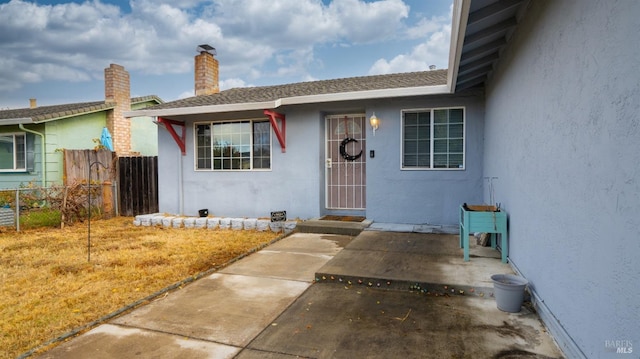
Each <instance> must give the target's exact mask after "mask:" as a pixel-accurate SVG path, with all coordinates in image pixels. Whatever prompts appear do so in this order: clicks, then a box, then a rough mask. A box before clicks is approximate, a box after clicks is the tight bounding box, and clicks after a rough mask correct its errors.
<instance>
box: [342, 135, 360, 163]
mask: <svg viewBox="0 0 640 359" xmlns="http://www.w3.org/2000/svg"><path fill="white" fill-rule="evenodd" d="M350 142H355V143H358V140H356V139H355V138H352V137H347V138H345V139H344V140H342V142H341V143H340V155H341V156H342V158H344V159H345V160H347V161H355V160H357V159H358V158H360V156H362V149H361V150H360V153H358V154H357V155H350V154H349V153H348V152H347V149H346V148H345V147H346V146H347V144H348V143H350Z"/></svg>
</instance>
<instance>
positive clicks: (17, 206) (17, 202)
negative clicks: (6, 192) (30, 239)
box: [16, 188, 20, 232]
mask: <svg viewBox="0 0 640 359" xmlns="http://www.w3.org/2000/svg"><path fill="white" fill-rule="evenodd" d="M16 232H20V188H16Z"/></svg>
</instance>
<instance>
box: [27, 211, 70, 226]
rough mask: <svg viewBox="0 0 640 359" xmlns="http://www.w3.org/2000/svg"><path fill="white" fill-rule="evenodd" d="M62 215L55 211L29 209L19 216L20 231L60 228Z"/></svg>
mask: <svg viewBox="0 0 640 359" xmlns="http://www.w3.org/2000/svg"><path fill="white" fill-rule="evenodd" d="M61 221H62V214H61V213H60V211H59V210H57V209H51V208H38V209H29V210H28V211H27V213H26V214H23V215H20V229H32V228H40V227H53V228H57V227H60V222H61Z"/></svg>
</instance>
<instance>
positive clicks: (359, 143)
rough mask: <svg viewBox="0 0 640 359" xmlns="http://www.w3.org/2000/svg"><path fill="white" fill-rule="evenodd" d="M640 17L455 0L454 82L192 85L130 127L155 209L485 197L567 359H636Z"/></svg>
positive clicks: (326, 210) (320, 206) (379, 207)
mask: <svg viewBox="0 0 640 359" xmlns="http://www.w3.org/2000/svg"><path fill="white" fill-rule="evenodd" d="M639 13H640V3H639V2H634V1H596V0H588V1H587V0H585V1H570V0H557V1H517V0H512V1H495V0H456V1H454V10H453V26H452V39H451V43H452V46H451V53H450V60H449V63H450V70H449V71H446V70H435V71H426V72H417V73H409V74H393V75H380V76H368V77H359V78H348V79H336V80H327V81H313V82H305V83H297V84H288V85H280V86H268V87H255V88H238V89H231V90H226V91H222V92H219V93H215V91H216V90H215V89H214V90H213V91H212V92H214V93H213V94H207V91H198V88H196V94H199V93H203V94H202V95H199V96H196V97H193V98H188V99H183V100H180V101H175V102H170V103H165V104H162V105H158V106H156V107H153V108H151V109H147V110H141V111H132V112H128V113H127V114H126V115H127V116H140V115H144V116H152V117H156V120H157V122H158V123H159V124H160V125H161V126H163V128H164V129H163V130H160V131H159V132H158V141H159V149H158V152H159V164H158V166H159V171H160V175H159V187H160V191H159V193H160V198H159V200H160V211H161V212H168V213H176V214H187V215H196V214H197V213H198V209H201V208H208V209H209V213H212V214H218V215H224V216H258V217H268V216H269V212H270V211H277V210H286V211H287V214H288V216H289V217H292V218H295V217H298V218H301V219H308V218H313V217H319V216H322V215H325V214H360V215H364V216H366V217H367V218H368V219H370V220H373V221H377V222H396V223H412V224H422V223H430V224H456V223H458V221H459V217H458V216H459V213H458V208H459V206H460V205H461V204H462V203H464V202H466V203H481V202H485V203H488V202H490V201H491V200H492V199H494V201H495V202H498V203H500V204H501V207H502V208H503V209H504V210H505V211H506V212H507V213H508V215H509V242H510V243H509V261H510V264H511V265H512V266H513V267H514V269H516V270H517V271H518V272H519V273H520V274H522V275H523V276H525V277H526V278H527V279H528V280H529V281H530V290H531V292H532V295H533V301H534V304H535V306H536V308H537V310H538V312H539V313H540V315H541V317H542V319H543V320H544V321H545V323H546V325H547V326H548V328H549V329H550V332H551V333H552V334H553V335H554V337H555V338H556V340H557V341H558V343H559V345H560V347H561V348H562V350H563V351H564V352H565V354H566V355H567V357H570V358H574V357H575V358H580V357H590V358H602V357H609V356H614V355H616V352H618V353H624V352H626V353H629V352H633V353H637V352H638V351H640V304H639V303H640V301H639V300H638V298H640V279H639V278H640V264H639V263H638V258H640V240H639V239H638V235H639V230H638V228H639V227H640V220H638V215H637V213H638V212H640V180H639V178H640V122H639V121H638V118H639V116H638V110H639V109H640V76H639V75H638V74H639V73H638V71H637V64H638V58H640V47H639V46H637V45H636V44H637V40H636V37H637V34H638V33H640V17H638V16H637V14H639ZM203 58H205V59H207V60H206V61H204V60H202V59H203ZM211 60H214V61H211ZM212 62H213V63H214V64H215V66H213V67H212V69H213V70H212V71H209V72H205V73H210V74H213V75H212V76H213V78H214V79H215V81H214V82H215V83H217V62H216V61H215V59H214V58H213V55H212V54H209V53H207V52H206V51H203V52H202V53H201V54H199V55H198V56H197V57H196V86H200V85H199V84H202V83H211V81H208V80H206V79H205V80H202V81H198V79H199V76H202V73H203V72H202V71H199V69H200V67H199V65H201V64H202V63H212ZM198 74H200V75H198ZM374 114H375V118H377V119H379V127H378V128H377V130H376V131H375V133H374V132H373V130H372V126H370V124H369V123H370V121H369V119H370V118H371V117H373V116H374ZM341 146H342V147H343V148H344V151H342V152H344V154H345V157H347V158H348V159H344V158H343V156H341V151H340V149H341ZM360 151H362V154H361V156H359V157H358V156H357V155H358V154H359V153H360ZM351 156H354V157H357V158H354V157H351ZM461 255H462V254H461ZM472 260H474V259H472ZM487 281H488V282H489V279H487ZM514 320H516V321H517V317H514ZM634 344H635V351H634V348H633V345H634Z"/></svg>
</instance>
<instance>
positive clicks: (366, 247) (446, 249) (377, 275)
mask: <svg viewBox="0 0 640 359" xmlns="http://www.w3.org/2000/svg"><path fill="white" fill-rule="evenodd" d="M471 242H472V243H473V244H472V246H471V261H469V262H465V261H464V260H463V253H462V249H461V248H459V247H460V246H459V237H458V235H451V234H421V233H398V232H383V231H370V230H367V231H364V232H363V233H362V234H360V235H359V236H358V237H357V238H355V239H354V240H352V241H351V242H350V243H349V244H348V245H347V246H346V247H345V248H344V249H343V250H342V251H341V252H340V253H338V254H337V255H336V256H335V257H334V258H333V259H331V260H330V261H329V262H327V263H326V264H325V265H324V266H323V267H322V268H320V269H319V270H318V271H317V272H316V278H315V279H316V282H317V283H325V284H337V285H343V286H346V287H349V286H352V287H362V288H373V289H387V290H403V291H410V292H416V293H423V294H426V295H433V296H454V295H455V296H460V295H462V296H477V297H486V298H492V297H493V282H492V281H491V275H493V274H503V273H506V274H513V270H512V269H511V268H510V267H509V265H508V264H505V263H502V262H501V261H500V252H498V251H497V250H495V249H492V248H489V247H480V246H477V245H475V241H471Z"/></svg>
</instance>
